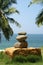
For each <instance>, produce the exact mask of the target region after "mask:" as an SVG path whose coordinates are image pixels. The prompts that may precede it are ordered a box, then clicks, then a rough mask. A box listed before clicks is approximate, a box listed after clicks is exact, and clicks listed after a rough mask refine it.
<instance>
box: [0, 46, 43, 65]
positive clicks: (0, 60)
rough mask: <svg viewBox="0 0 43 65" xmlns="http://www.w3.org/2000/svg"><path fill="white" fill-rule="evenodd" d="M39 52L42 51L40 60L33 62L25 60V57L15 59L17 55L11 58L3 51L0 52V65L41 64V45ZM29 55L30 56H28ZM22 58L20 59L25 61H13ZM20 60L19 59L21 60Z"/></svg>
mask: <svg viewBox="0 0 43 65" xmlns="http://www.w3.org/2000/svg"><path fill="white" fill-rule="evenodd" d="M41 52H42V61H38V62H35V63H32V62H29V61H27V59H26V58H25V57H24V58H23V57H20V56H19V57H20V58H19V59H16V58H18V57H16V58H15V59H13V60H12V59H11V58H10V57H9V56H7V55H6V54H4V53H0V65H43V47H41ZM29 57H31V56H29ZM32 57H33V56H32ZM21 58H22V60H25V61H27V62H24V61H23V62H15V61H18V60H19V61H20V60H21ZM22 60H21V61H22Z"/></svg>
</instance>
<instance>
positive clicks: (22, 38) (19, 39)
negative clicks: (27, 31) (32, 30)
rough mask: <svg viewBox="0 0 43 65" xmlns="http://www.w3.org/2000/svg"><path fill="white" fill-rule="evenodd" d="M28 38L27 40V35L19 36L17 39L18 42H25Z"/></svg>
mask: <svg viewBox="0 0 43 65" xmlns="http://www.w3.org/2000/svg"><path fill="white" fill-rule="evenodd" d="M26 38H27V36H26V35H19V36H17V37H16V39H17V40H18V41H24V40H25V39H26Z"/></svg>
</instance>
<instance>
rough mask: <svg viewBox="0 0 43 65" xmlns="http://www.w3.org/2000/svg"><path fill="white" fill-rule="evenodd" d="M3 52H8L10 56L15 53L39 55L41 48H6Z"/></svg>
mask: <svg viewBox="0 0 43 65" xmlns="http://www.w3.org/2000/svg"><path fill="white" fill-rule="evenodd" d="M5 53H6V54H8V55H9V56H10V57H13V56H16V55H24V56H28V55H29V54H33V55H39V56H41V49H39V48H14V47H12V48H7V49H5Z"/></svg>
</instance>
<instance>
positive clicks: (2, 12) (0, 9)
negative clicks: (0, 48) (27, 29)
mask: <svg viewBox="0 0 43 65" xmlns="http://www.w3.org/2000/svg"><path fill="white" fill-rule="evenodd" d="M12 3H14V4H16V0H0V32H1V31H2V32H3V34H4V36H5V38H6V39H7V40H9V39H10V37H11V36H12V35H13V30H12V28H11V27H10V24H9V21H11V22H12V23H16V25H17V26H19V27H20V24H19V23H18V22H17V21H15V20H14V19H13V18H10V17H9V15H10V14H12V13H18V14H19V11H18V10H17V9H16V8H13V7H11V5H12Z"/></svg>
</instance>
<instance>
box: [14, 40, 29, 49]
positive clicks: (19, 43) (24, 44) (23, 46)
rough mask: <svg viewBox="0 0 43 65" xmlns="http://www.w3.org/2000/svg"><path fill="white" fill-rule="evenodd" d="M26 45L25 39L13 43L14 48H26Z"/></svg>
mask: <svg viewBox="0 0 43 65" xmlns="http://www.w3.org/2000/svg"><path fill="white" fill-rule="evenodd" d="M27 46H28V43H27V42H26V41H23V42H17V43H15V45H14V47H15V48H27Z"/></svg>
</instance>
